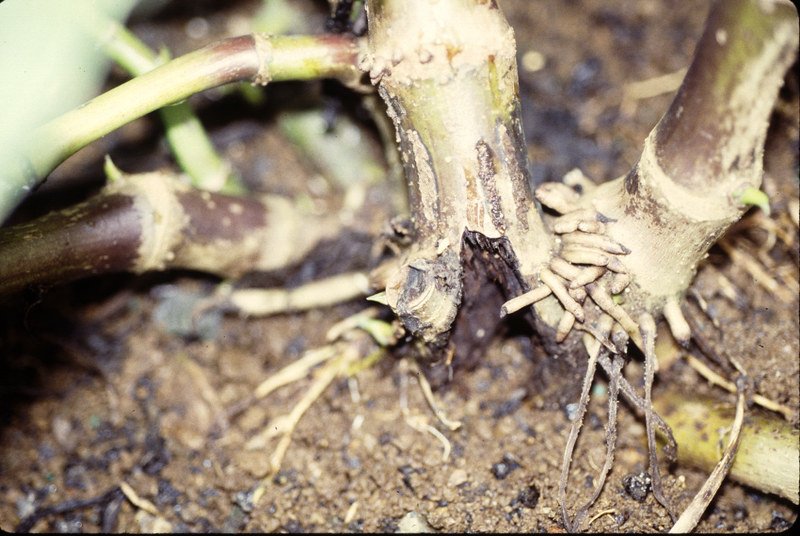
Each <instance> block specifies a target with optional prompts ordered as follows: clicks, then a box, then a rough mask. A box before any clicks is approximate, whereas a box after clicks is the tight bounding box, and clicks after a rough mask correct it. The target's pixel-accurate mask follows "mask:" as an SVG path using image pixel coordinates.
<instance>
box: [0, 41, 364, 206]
mask: <svg viewBox="0 0 800 536" xmlns="http://www.w3.org/2000/svg"><path fill="white" fill-rule="evenodd" d="M358 51H359V43H358V41H356V40H354V39H353V38H349V37H345V36H323V37H304V36H293V37H275V38H267V37H264V36H262V35H259V34H252V35H245V36H241V37H233V38H230V39H225V40H224V41H220V42H218V43H214V44H212V45H209V46H207V47H205V48H202V49H200V50H197V51H195V52H191V53H189V54H186V55H185V56H181V57H180V58H176V59H174V60H172V61H170V62H169V63H166V64H164V65H162V66H161V67H158V68H157V69H154V70H152V71H150V72H148V73H146V74H144V75H142V76H139V77H137V78H134V79H133V80H130V81H128V82H126V83H124V84H122V85H121V86H118V87H116V88H114V89H112V90H111V91H108V92H107V93H104V94H102V95H100V96H98V97H96V98H94V99H92V100H90V101H89V102H87V103H86V104H84V105H83V106H81V107H79V108H76V109H75V110H72V111H70V112H67V113H66V114H64V115H62V116H60V117H58V118H56V119H54V120H53V121H51V122H49V123H47V124H45V125H43V126H41V127H39V128H38V129H36V130H35V131H34V132H33V134H32V137H31V139H30V140H29V141H28V143H27V145H26V146H27V152H26V154H24V155H20V159H19V161H18V162H12V163H9V164H8V165H7V166H5V169H4V177H3V180H2V181H0V222H2V221H3V220H5V219H6V217H8V215H9V214H10V213H11V211H12V210H13V209H14V208H15V207H16V206H17V204H18V203H19V202H20V201H21V200H22V199H23V198H24V197H25V196H26V195H27V194H28V193H29V192H30V191H31V190H33V189H34V188H35V187H36V186H38V185H39V184H40V183H41V182H42V181H43V180H44V178H45V177H46V176H47V175H48V174H49V173H50V172H51V171H53V169H55V167H56V166H58V165H59V164H60V163H61V162H63V161H64V159H66V158H67V157H68V156H70V155H72V154H73V153H75V152H76V151H78V150H79V149H81V148H83V147H84V146H86V145H88V144H89V143H91V142H92V141H94V140H96V139H98V138H100V137H102V136H104V135H106V134H108V133H109V132H111V131H113V130H115V129H117V128H119V127H121V126H122V125H124V124H126V123H129V122H130V121H133V120H134V119H137V118H139V117H142V116H143V115H145V114H148V113H150V112H152V111H154V110H157V109H158V108H161V107H163V106H167V105H170V104H173V103H175V102H179V101H181V100H183V99H186V98H188V97H190V96H192V95H194V94H195V93H199V92H201V91H204V90H207V89H211V88H214V87H217V86H221V85H223V84H227V83H230V82H239V81H247V80H250V81H252V82H253V83H256V84H266V83H268V82H271V81H281V80H308V79H316V78H325V77H331V78H341V79H343V80H346V81H349V82H354V81H355V80H357V79H358V77H359V72H358V70H357V68H356V58H357V56H358Z"/></svg>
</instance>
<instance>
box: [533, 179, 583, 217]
mask: <svg viewBox="0 0 800 536" xmlns="http://www.w3.org/2000/svg"><path fill="white" fill-rule="evenodd" d="M535 195H536V199H538V200H539V201H540V202H541V203H542V204H543V205H545V206H547V207H549V208H551V209H553V210H555V211H556V212H559V213H561V214H566V213H568V212H574V211H575V210H578V202H579V201H580V198H581V196H580V194H579V193H578V192H576V191H575V190H573V189H572V188H570V187H569V186H567V185H566V184H563V183H560V182H546V183H544V184H542V185H541V186H539V187H538V188H536V193H535Z"/></svg>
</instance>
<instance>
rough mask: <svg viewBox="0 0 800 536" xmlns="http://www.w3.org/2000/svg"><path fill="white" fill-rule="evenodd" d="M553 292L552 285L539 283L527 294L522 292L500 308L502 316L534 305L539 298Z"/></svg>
mask: <svg viewBox="0 0 800 536" xmlns="http://www.w3.org/2000/svg"><path fill="white" fill-rule="evenodd" d="M552 292H553V291H552V290H550V287H548V286H547V285H539V286H538V287H536V288H534V289H533V290H529V291H528V292H526V293H525V294H520V295H519V296H516V297H514V298H511V299H510V300H508V301H507V302H505V303H504V304H503V306H502V307H501V308H500V317H501V318H502V317H504V316H506V315H510V314H511V313H515V312H517V311H519V310H520V309H522V308H524V307H527V306H529V305H533V304H534V303H536V302H538V301H539V300H542V299H544V298H546V297H547V296H549V295H550V294H551V293H552Z"/></svg>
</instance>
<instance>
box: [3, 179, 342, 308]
mask: <svg viewBox="0 0 800 536" xmlns="http://www.w3.org/2000/svg"><path fill="white" fill-rule="evenodd" d="M314 220H316V221H314ZM340 230H341V229H340V226H339V225H338V224H337V223H336V219H335V218H320V217H315V216H311V215H308V214H303V213H302V211H301V210H300V209H299V208H298V207H296V206H295V205H294V204H293V203H291V202H290V201H289V200H288V199H284V198H280V197H276V196H269V197H265V198H262V199H252V198H239V197H233V196H227V195H222V194H215V193H210V192H201V191H198V190H195V189H193V188H190V187H189V186H187V185H186V184H184V183H183V182H181V181H179V180H178V179H177V178H176V177H174V176H172V175H169V174H165V173H148V174H144V175H131V176H122V177H121V178H118V179H116V180H115V181H113V182H111V183H110V184H109V185H108V186H107V187H106V188H105V189H104V190H103V191H102V192H100V193H99V194H97V195H96V196H94V197H92V198H90V199H89V200H87V201H85V202H83V203H80V204H78V205H76V206H74V207H70V208H68V209H64V210H62V211H59V212H52V213H50V214H48V215H46V216H44V217H42V218H39V219H38V220H34V221H31V222H28V223H24V224H20V225H16V226H13V227H9V228H7V229H3V230H0V295H2V294H7V293H10V292H15V291H17V290H20V289H22V288H24V287H26V286H27V285H32V284H52V283H65V282H68V281H72V280H75V279H79V278H82V277H87V276H91V275H97V274H103V273H111V272H122V271H130V272H135V273H141V272H145V271H148V270H165V269H168V268H185V269H192V270H201V271H205V272H208V273H212V274H216V275H220V276H223V277H238V276H241V275H242V274H244V273H245V272H248V271H269V270H275V269H278V268H282V267H284V266H287V265H290V264H293V263H295V262H298V261H300V260H301V259H302V258H303V257H304V256H305V255H306V254H307V253H308V252H309V251H310V250H311V249H312V248H313V247H314V246H316V245H317V244H318V243H319V241H320V240H323V239H325V238H331V237H333V236H335V234H336V233H338V232H339V231H340Z"/></svg>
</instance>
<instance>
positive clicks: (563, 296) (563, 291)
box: [539, 268, 585, 322]
mask: <svg viewBox="0 0 800 536" xmlns="http://www.w3.org/2000/svg"><path fill="white" fill-rule="evenodd" d="M539 279H541V280H542V283H544V284H545V285H547V286H548V287H550V290H552V291H553V294H554V295H555V297H556V298H558V301H560V302H561V305H562V306H563V307H564V309H566V310H567V311H569V312H570V313H572V314H573V315H575V319H576V320H577V321H578V322H583V321H584V318H585V317H584V314H583V307H581V304H579V303H578V302H577V301H575V300H574V299H573V298H572V296H570V295H569V292H568V291H567V287H566V286H564V283H562V282H561V280H560V279H558V277H557V276H556V274H554V273H553V272H551V271H550V270H548V269H547V268H543V269H542V271H541V273H540V274H539Z"/></svg>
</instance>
